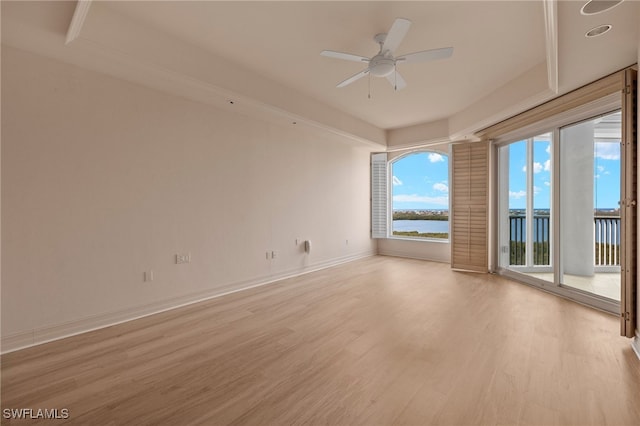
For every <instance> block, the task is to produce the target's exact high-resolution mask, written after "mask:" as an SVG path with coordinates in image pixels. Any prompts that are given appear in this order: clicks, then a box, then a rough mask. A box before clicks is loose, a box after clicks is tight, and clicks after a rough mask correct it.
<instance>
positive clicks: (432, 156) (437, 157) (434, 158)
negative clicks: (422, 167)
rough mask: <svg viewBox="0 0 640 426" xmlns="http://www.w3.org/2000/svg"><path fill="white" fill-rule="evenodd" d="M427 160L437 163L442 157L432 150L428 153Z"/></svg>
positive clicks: (442, 159)
mask: <svg viewBox="0 0 640 426" xmlns="http://www.w3.org/2000/svg"><path fill="white" fill-rule="evenodd" d="M429 161H431V162H432V163H439V162H440V161H444V157H443V156H442V155H440V154H436V153H435V152H432V153H430V154H429Z"/></svg>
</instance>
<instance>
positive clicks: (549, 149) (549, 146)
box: [544, 144, 551, 154]
mask: <svg viewBox="0 0 640 426" xmlns="http://www.w3.org/2000/svg"><path fill="white" fill-rule="evenodd" d="M544 152H546V153H547V154H551V144H549V145H547V149H545V150H544Z"/></svg>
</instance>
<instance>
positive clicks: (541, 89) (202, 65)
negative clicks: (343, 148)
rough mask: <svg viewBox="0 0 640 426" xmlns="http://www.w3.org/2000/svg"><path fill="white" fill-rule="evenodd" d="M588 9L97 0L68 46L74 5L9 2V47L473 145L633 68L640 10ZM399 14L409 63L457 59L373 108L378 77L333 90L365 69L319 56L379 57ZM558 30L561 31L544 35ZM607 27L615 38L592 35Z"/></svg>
mask: <svg viewBox="0 0 640 426" xmlns="http://www.w3.org/2000/svg"><path fill="white" fill-rule="evenodd" d="M585 1H586V0H585ZM545 4H546V5H547V10H548V11H551V13H547V15H546V20H545V7H544V5H545ZM583 4H584V2H583V1H558V2H556V1H554V0H536V1H484V0H476V1H410V2H399V1H352V2H346V1H282V2H272V1H258V2H246V1H227V2H222V1H194V2H189V1H141V2H133V1H115V2H107V1H99V2H98V1H94V2H92V3H91V5H90V8H89V9H88V15H87V18H86V20H84V21H80V23H81V27H80V28H79V29H80V31H79V36H78V37H77V39H76V41H73V42H72V43H69V44H65V38H66V37H67V31H68V29H69V24H70V22H71V21H72V17H73V15H74V10H77V9H76V7H75V6H76V2H11V1H2V43H3V44H6V45H9V46H13V47H18V48H20V49H25V50H31V51H35V52H37V53H40V54H44V55H47V56H51V57H55V58H56V59H60V60H63V61H67V62H72V63H75V64H78V65H80V66H83V67H87V68H91V69H96V70H99V71H101V72H105V73H108V74H112V75H115V76H118V77H121V78H125V79H129V80H132V81H137V82H140V83H142V84H147V85H150V86H152V87H155V88H159V89H164V90H167V91H171V92H174V93H178V94H182V95H184V96H187V97H191V98H194V99H196V100H200V101H205V102H209V101H210V99H208V98H207V96H209V98H211V97H212V95H211V94H212V93H213V92H216V93H217V95H218V97H219V98H220V99H228V98H229V97H230V96H234V94H239V95H242V96H241V97H242V98H243V99H246V100H249V99H254V100H256V102H255V105H258V106H259V107H260V108H262V109H265V110H270V111H271V112H274V111H275V112H276V113H278V114H281V115H283V114H284V115H286V116H287V117H288V119H289V120H290V119H291V117H295V118H296V119H301V118H305V119H308V120H307V121H308V122H309V123H314V125H318V126H320V127H323V128H325V129H326V128H330V129H333V130H334V131H335V132H336V133H338V134H351V135H354V136H355V137H356V138H359V139H360V140H368V141H373V142H374V143H376V144H381V143H382V144H387V145H390V144H391V142H392V141H394V140H402V139H406V140H418V139H422V140H426V139H429V138H430V137H431V136H430V132H431V133H433V134H434V135H437V137H433V138H432V139H438V140H440V141H442V140H446V138H447V137H448V138H449V139H453V138H460V137H464V135H467V134H472V133H473V132H474V131H475V130H479V129H480V128H481V127H482V126H486V125H488V124H492V123H493V122H495V121H498V120H501V119H504V118H507V117H508V116H509V115H512V114H515V113H517V112H520V111H522V110H524V109H527V108H530V107H531V106H533V105H535V104H536V103H540V102H542V101H544V100H547V99H550V98H551V97H553V96H557V93H555V92H554V91H553V90H551V89H550V86H549V83H548V81H549V80H548V76H553V75H557V76H558V87H559V92H558V93H560V94H561V93H565V92H567V91H569V90H572V89H575V88H577V87H579V86H581V85H584V84H586V83H588V82H590V81H593V80H595V79H597V78H600V77H602V76H605V75H607V74H610V73H612V72H615V71H617V70H619V69H621V68H624V67H626V66H629V65H631V64H633V63H635V62H636V61H637V58H638V26H639V24H640V8H639V7H638V2H637V1H631V0H626V1H625V2H623V3H622V4H621V5H619V6H617V7H615V8H614V9H612V10H610V11H607V12H605V13H602V14H599V15H595V16H583V15H581V14H580V8H581V7H582V5H583ZM554 11H555V12H554ZM397 17H403V18H407V19H410V20H411V21H412V23H413V24H412V26H411V28H410V30H409V32H408V34H407V36H406V38H405V39H404V41H403V42H402V44H401V45H400V47H399V49H398V51H397V53H398V54H399V55H401V54H405V53H411V52H415V51H420V50H426V49H433V48H438V47H448V46H453V47H454V49H455V50H454V54H453V56H452V57H451V58H450V59H446V60H442V61H438V62H430V63H423V64H402V65H399V67H398V70H399V71H400V72H401V73H402V75H403V77H404V78H405V80H406V81H407V84H408V86H407V88H405V89H404V90H401V91H398V92H394V91H393V89H392V87H391V86H390V85H389V84H388V82H387V81H386V80H384V79H379V78H372V80H371V99H368V97H367V93H368V79H367V78H363V79H361V80H359V81H357V82H355V83H354V84H352V85H350V86H347V87H346V88H343V89H338V88H336V87H335V85H336V84H337V83H338V82H340V81H342V80H343V79H345V78H346V77H348V76H350V75H352V74H355V73H356V72H358V71H360V70H361V69H362V68H364V67H363V66H362V65H361V64H359V63H355V62H346V61H339V60H335V59H331V58H326V57H321V56H320V52H321V51H322V50H325V49H330V50H337V51H344V52H349V53H354V54H358V55H363V56H372V55H374V54H375V53H377V49H378V46H377V44H376V43H375V42H374V41H373V36H374V35H375V34H376V33H380V32H386V31H387V30H388V29H389V28H390V26H391V25H392V23H393V21H394V19H395V18H397ZM550 18H551V19H550ZM554 21H555V25H556V26H557V28H556V29H553V28H552V29H551V30H548V29H547V28H545V23H549V22H551V23H553V22H554ZM604 23H606V24H612V25H613V30H612V31H610V32H609V33H607V34H605V35H603V36H601V37H598V38H595V39H586V38H585V37H584V33H585V32H586V31H588V30H589V29H591V28H592V27H594V26H595V25H598V24H604ZM554 47H557V52H558V53H557V64H558V70H557V73H555V72H554V67H553V62H554V61H553V59H554V57H555V56H554V55H553V48H554ZM549 58H551V59H552V61H551V62H549ZM178 77H181V78H182V79H180V78H178ZM205 92H207V93H205ZM211 103H214V102H211ZM222 103H224V102H222ZM237 106H238V105H236V107H237ZM391 129H393V130H391ZM385 130H386V131H385ZM443 137H444V139H443ZM385 139H386V142H385Z"/></svg>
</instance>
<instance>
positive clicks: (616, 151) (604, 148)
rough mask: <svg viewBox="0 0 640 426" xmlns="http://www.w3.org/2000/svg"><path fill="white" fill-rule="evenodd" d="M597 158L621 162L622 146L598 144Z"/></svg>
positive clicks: (596, 145) (595, 148) (596, 144)
mask: <svg viewBox="0 0 640 426" xmlns="http://www.w3.org/2000/svg"><path fill="white" fill-rule="evenodd" d="M594 151H595V156H596V157H598V158H602V159H603V160H619V159H620V144H617V143H612V142H596V143H595V145H594Z"/></svg>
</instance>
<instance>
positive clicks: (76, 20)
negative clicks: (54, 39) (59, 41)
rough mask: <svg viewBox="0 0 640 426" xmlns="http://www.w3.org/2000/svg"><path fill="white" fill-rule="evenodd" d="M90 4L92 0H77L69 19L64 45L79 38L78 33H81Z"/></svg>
mask: <svg viewBox="0 0 640 426" xmlns="http://www.w3.org/2000/svg"><path fill="white" fill-rule="evenodd" d="M91 2H92V0H78V2H77V3H76V9H75V11H74V12H73V18H71V24H69V29H68V30H67V38H66V40H65V42H64V44H69V43H71V42H72V41H74V40H75V39H77V38H78V37H79V36H80V31H82V26H83V25H84V21H85V20H86V19H87V14H88V13H89V8H90V7H91Z"/></svg>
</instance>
